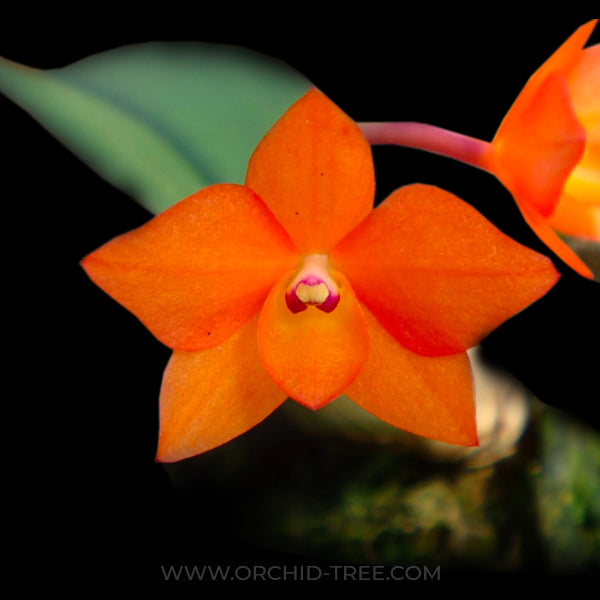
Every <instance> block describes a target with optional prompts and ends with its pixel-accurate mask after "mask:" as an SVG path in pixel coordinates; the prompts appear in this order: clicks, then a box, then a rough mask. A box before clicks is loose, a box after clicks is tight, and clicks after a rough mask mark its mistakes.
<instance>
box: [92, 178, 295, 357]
mask: <svg viewBox="0 0 600 600" xmlns="http://www.w3.org/2000/svg"><path fill="white" fill-rule="evenodd" d="M296 261H297V253H296V251H295V248H294V247H293V245H292V243H291V241H290V240H289V237H288V236H287V235H286V233H285V232H284V231H283V229H282V228H281V226H280V225H279V224H278V223H277V222H276V221H275V219H274V218H273V216H272V215H271V213H270V212H269V211H268V209H267V208H266V207H265V205H264V204H263V203H262V202H261V200H260V198H258V197H257V196H256V195H255V194H254V192H252V191H251V190H249V189H248V188H246V187H243V186H239V185H233V184H232V185H215V186H211V187H208V188H205V189H203V190H201V191H199V192H197V193H196V194H193V195H192V196H189V197H188V198H186V199H185V200H182V201H181V202H179V203H178V204H176V205H175V206H173V207H171V208H169V209H167V210H166V211H165V212H163V213H161V214H160V215H158V216H156V217H154V218H153V219H152V220H150V221H149V222H148V223H146V224H145V225H143V226H142V227H140V228H138V229H136V230H134V231H131V232H129V233H126V234H124V235H122V236H119V237H117V238H115V239H113V240H111V241H110V242H108V243H107V244H105V245H104V246H102V247H101V248H99V249H98V250H96V251H95V252H92V253H91V254H90V255H88V256H87V257H86V258H85V259H84V260H83V261H82V266H83V267H84V269H85V270H86V272H87V273H88V275H89V276H90V277H91V279H92V280H93V281H94V282H95V283H96V284H97V285H98V286H100V287H101V288H102V289H103V290H104V291H105V292H107V293H108V294H109V295H110V296H112V297H113V298H114V299H115V300H117V302H119V303H120V304H122V305H123V306H124V307H125V308H127V309H128V310H129V311H131V312H132V313H134V314H135V315H136V316H137V317H138V318H139V319H140V320H141V321H142V322H143V323H144V324H145V325H146V327H147V328H148V329H149V330H150V331H151V332H152V333H153V334H154V335H155V336H156V337H157V338H158V339H159V340H160V341H161V342H163V343H164V344H166V345H167V346H169V347H170V348H172V349H174V350H185V351H196V350H201V349H203V348H207V347H210V346H214V345H216V344H219V343H221V342H222V341H223V340H225V339H226V338H227V337H229V336H230V335H231V334H232V333H233V332H234V331H235V330H236V329H237V328H238V327H240V326H241V325H242V324H243V323H245V322H246V321H247V320H248V319H249V318H250V317H252V316H253V315H254V314H256V313H258V312H259V310H260V308H261V306H262V303H263V302H264V299H265V298H266V297H267V294H268V293H269V290H270V288H271V286H272V285H273V282H274V281H276V280H277V278H278V277H280V276H281V274H282V273H284V272H286V271H287V270H288V269H290V268H293V266H294V265H295V264H296Z"/></svg>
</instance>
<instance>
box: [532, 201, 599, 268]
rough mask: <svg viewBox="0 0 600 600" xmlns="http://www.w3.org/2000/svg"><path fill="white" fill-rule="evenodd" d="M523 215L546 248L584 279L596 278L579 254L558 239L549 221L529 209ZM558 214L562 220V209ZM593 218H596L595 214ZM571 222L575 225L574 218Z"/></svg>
mask: <svg viewBox="0 0 600 600" xmlns="http://www.w3.org/2000/svg"><path fill="white" fill-rule="evenodd" d="M580 206H581V205H580ZM567 212H568V208H567ZM586 212H587V211H586ZM522 213H523V218H524V219H525V221H527V224H528V225H529V227H531V229H532V230H533V231H534V233H535V234H536V235H537V236H538V237H539V238H540V240H541V241H542V242H544V244H546V246H548V248H550V250H552V252H554V254H556V256H558V257H559V258H560V259H561V260H562V261H563V262H564V263H565V264H566V265H568V266H569V267H571V268H572V269H574V270H575V271H577V273H579V274H580V275H582V276H583V277H586V278H588V279H593V278H594V275H593V273H592V271H591V270H590V268H589V267H588V266H587V265H586V264H585V263H584V262H583V261H582V260H581V258H579V256H577V254H575V252H574V251H573V250H571V248H569V246H567V244H565V242H563V241H562V240H561V239H560V238H559V237H558V235H556V233H554V231H553V230H552V228H551V226H550V221H549V220H548V219H543V218H542V217H540V216H539V215H538V214H536V213H535V212H533V211H530V210H527V209H523V210H522ZM557 214H558V215H559V217H558V219H560V216H561V215H564V213H563V211H562V209H561V210H560V211H557ZM588 214H589V213H588ZM582 217H583V218H585V216H584V214H583V213H582V214H580V215H578V217H577V219H578V222H579V223H581V219H582ZM591 217H592V218H594V215H593V213H592V215H591ZM570 222H571V223H573V220H572V217H571V221H570ZM559 223H568V221H559ZM589 225H590V223H588V224H587V226H588V227H589ZM592 225H593V223H592Z"/></svg>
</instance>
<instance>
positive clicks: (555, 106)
mask: <svg viewBox="0 0 600 600" xmlns="http://www.w3.org/2000/svg"><path fill="white" fill-rule="evenodd" d="M597 22H598V19H594V20H592V21H590V22H589V23H587V24H586V25H583V26H582V27H580V28H579V29H577V31H575V33H573V34H572V35H571V36H570V37H569V39H568V40H567V41H566V42H565V43H564V44H562V46H560V48H559V49H558V50H556V52H554V54H553V55H552V56H551V57H550V58H549V59H548V60H547V61H546V62H545V63H544V64H543V65H542V66H541V67H540V68H539V69H538V70H537V71H536V72H535V73H534V74H533V75H532V77H531V78H530V79H529V81H528V82H527V84H526V85H525V87H524V88H523V90H522V91H521V93H520V94H519V96H518V98H517V100H516V101H515V103H514V104H513V106H512V107H511V109H510V110H509V112H508V113H507V115H506V117H505V118H504V120H503V122H502V124H501V125H500V128H499V129H498V131H497V133H496V135H495V136H494V139H493V140H492V146H491V150H492V151H491V152H490V153H489V155H488V156H487V160H488V161H489V164H488V169H489V170H490V171H492V172H493V173H495V174H496V176H497V177H498V178H499V179H500V180H501V181H502V182H503V183H504V185H505V186H506V187H507V188H508V189H509V190H510V191H511V193H512V194H513V196H514V198H515V201H516V202H517V204H518V205H519V207H520V209H521V212H522V213H523V216H524V217H525V219H526V220H527V222H528V223H529V225H530V227H531V228H532V229H533V230H534V231H535V232H536V233H537V235H538V236H539V237H540V239H541V240H542V241H543V242H544V243H545V244H546V245H547V246H548V247H549V248H551V249H552V250H553V251H554V252H556V254H557V255H558V256H559V257H560V258H562V259H563V260H564V261H565V262H566V263H567V264H569V265H570V266H571V267H572V268H574V269H575V270H577V271H578V272H580V273H581V274H583V275H586V276H588V277H591V273H590V271H589V269H588V268H587V267H586V266H585V265H584V264H583V263H582V262H581V260H580V259H579V258H577V257H576V256H575V255H574V254H573V252H572V251H571V250H570V249H569V248H568V247H567V246H566V245H565V244H564V243H563V242H562V241H561V240H560V238H559V237H558V236H557V235H556V234H555V233H554V232H553V229H555V230H557V231H560V232H562V233H566V234H571V235H576V236H581V237H587V238H590V239H593V240H596V241H600V44H596V45H594V46H591V47H589V48H584V45H585V43H586V41H587V39H588V37H589V36H590V35H591V33H592V30H593V29H594V27H595V26H596V23H597Z"/></svg>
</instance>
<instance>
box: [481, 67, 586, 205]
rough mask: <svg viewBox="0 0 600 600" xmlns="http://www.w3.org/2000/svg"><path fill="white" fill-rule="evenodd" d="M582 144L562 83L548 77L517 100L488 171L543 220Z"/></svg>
mask: <svg viewBox="0 0 600 600" xmlns="http://www.w3.org/2000/svg"><path fill="white" fill-rule="evenodd" d="M585 139H586V132H585V129H584V127H583V126H582V125H581V123H580V122H579V120H578V118H577V115H576V114H575V111H574V109H573V105H572V102H571V94H570V91H569V87H568V84H567V79H566V78H565V77H564V76H560V75H554V74H552V75H549V76H548V77H547V78H546V79H545V80H544V81H543V82H542V83H541V84H540V85H539V86H537V87H536V88H535V89H534V91H533V92H532V93H530V94H527V95H521V96H519V98H518V99H517V100H516V102H515V104H514V105H513V107H512V108H511V110H510V111H509V112H508V114H507V115H506V117H505V118H504V121H503V122H502V124H501V126H500V128H499V129H498V132H497V133H496V136H495V137H494V140H493V142H492V147H493V149H494V152H493V154H492V161H493V167H492V168H491V170H492V171H493V172H494V173H495V174H496V176H497V177H498V178H499V179H500V180H501V181H502V183H503V184H504V185H505V186H506V187H507V188H508V189H509V190H510V192H511V193H512V195H513V196H514V198H515V200H516V202H517V203H518V204H519V205H522V204H523V203H524V202H526V203H527V204H528V205H530V206H532V207H534V208H535V210H536V211H537V212H539V213H540V214H541V215H542V216H545V217H548V216H549V215H551V214H552V211H553V210H554V209H555V208H556V205H557V204H558V202H559V200H560V195H561V193H562V191H563V188H564V186H565V183H566V181H567V179H568V178H569V175H570V174H571V172H572V170H573V169H574V168H575V166H576V165H577V163H578V162H579V160H580V159H581V157H582V155H583V153H584V150H585Z"/></svg>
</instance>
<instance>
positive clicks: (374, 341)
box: [345, 308, 477, 446]
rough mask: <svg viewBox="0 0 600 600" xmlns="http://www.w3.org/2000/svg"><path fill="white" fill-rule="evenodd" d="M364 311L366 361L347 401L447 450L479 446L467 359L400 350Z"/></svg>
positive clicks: (456, 355)
mask: <svg viewBox="0 0 600 600" xmlns="http://www.w3.org/2000/svg"><path fill="white" fill-rule="evenodd" d="M363 310H364V313H365V317H366V319H367V324H368V329H369V343H370V346H369V359H368V360H367V362H366V364H365V366H364V368H363V370H362V371H361V373H360V375H359V376H358V377H357V378H356V380H355V381H354V382H353V383H352V384H351V385H350V387H348V389H347V390H346V392H345V393H346V395H347V396H348V397H349V398H351V399H352V400H353V401H354V402H356V404H358V405H359V406H361V407H362V408H364V409H365V410H367V411H368V412H370V413H371V414H373V415H375V416H376V417H378V418H380V419H381V420H383V421H386V422H387V423H390V424H391V425H393V426H395V427H398V428H400V429H403V430H405V431H409V432H411V433H415V434H417V435H421V436H424V437H427V438H431V439H435V440H439V441H442V442H447V443H450V444H460V445H462V446H474V445H477V426H476V422H475V404H474V399H473V378H472V374H471V368H470V363H469V358H468V356H467V354H466V353H465V352H463V353H460V354H454V355H450V356H439V357H423V356H419V355H418V354H415V353H413V352H411V351H410V350H407V349H406V348H403V347H402V346H401V345H400V344H399V343H398V342H397V341H396V340H395V339H394V338H393V337H392V336H391V335H390V334H389V333H388V332H387V331H386V330H385V329H384V328H383V327H382V326H381V325H380V324H379V322H378V321H377V319H375V318H374V317H373V315H372V314H371V313H370V312H369V311H368V310H366V309H364V308H363ZM382 365H385V369H382V368H381V367H382Z"/></svg>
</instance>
